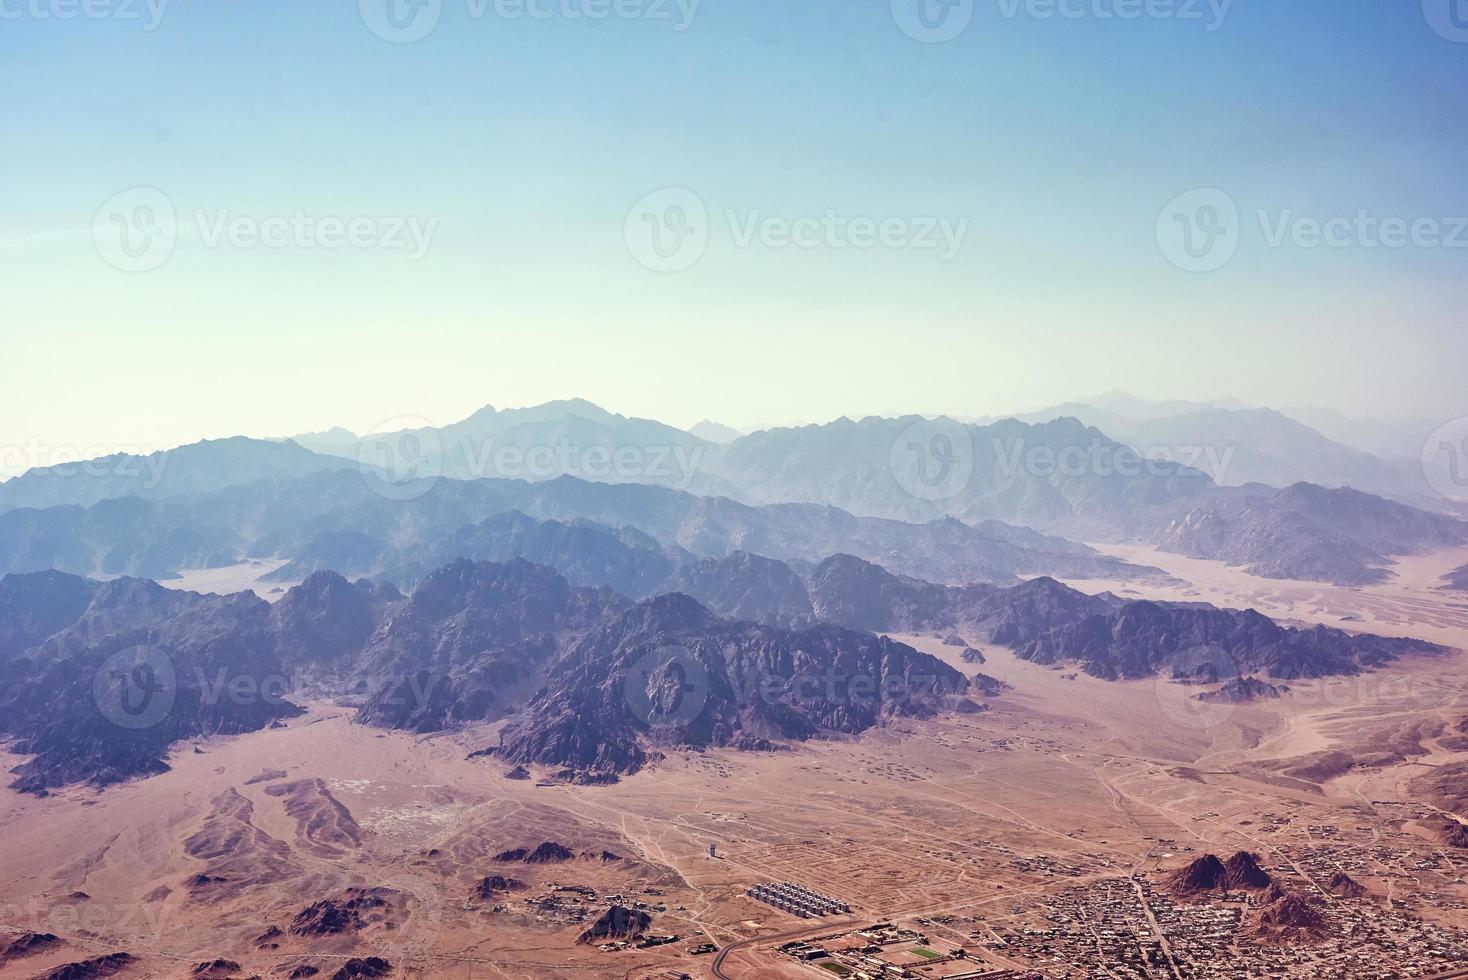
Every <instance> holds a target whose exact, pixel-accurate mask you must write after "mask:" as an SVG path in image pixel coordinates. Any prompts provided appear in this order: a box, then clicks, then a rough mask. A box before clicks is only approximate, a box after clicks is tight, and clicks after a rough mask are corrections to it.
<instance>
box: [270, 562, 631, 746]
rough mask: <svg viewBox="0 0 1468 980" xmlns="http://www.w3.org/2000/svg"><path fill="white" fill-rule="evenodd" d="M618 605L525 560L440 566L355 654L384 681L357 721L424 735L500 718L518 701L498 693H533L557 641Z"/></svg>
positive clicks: (620, 602)
mask: <svg viewBox="0 0 1468 980" xmlns="http://www.w3.org/2000/svg"><path fill="white" fill-rule="evenodd" d="M282 601H283V600H282ZM625 606H626V600H624V599H622V598H621V597H620V596H618V595H617V594H616V593H613V592H610V591H607V590H592V589H578V588H573V587H572V586H571V585H570V584H569V583H568V582H567V581H566V580H565V579H564V578H562V577H561V576H560V575H557V574H556V573H555V572H553V571H551V570H550V569H548V568H543V567H541V566H539V565H532V564H530V563H529V562H525V561H519V560H516V561H512V562H509V563H507V564H492V563H485V562H471V561H456V562H453V563H451V564H449V565H445V566H444V567H443V568H440V569H438V570H437V571H435V572H434V573H433V574H431V575H429V576H428V577H427V578H425V579H424V580H423V582H422V583H421V584H420V585H419V586H418V588H417V589H416V590H414V592H413V594H412V596H411V597H410V598H409V599H408V601H407V603H406V604H405V605H404V606H403V607H402V608H401V609H400V610H398V611H397V612H396V613H395V614H394V616H393V617H392V619H391V620H390V621H389V622H387V623H386V624H385V625H384V626H383V627H382V628H381V629H379V630H378V631H377V633H376V634H374V635H373V636H372V638H371V639H370V640H369V641H368V642H367V645H366V648H365V649H364V650H363V651H362V654H361V656H360V657H359V665H360V666H359V670H361V671H364V672H366V673H367V674H368V675H369V676H374V677H382V678H387V680H386V682H385V683H382V684H380V685H379V686H378V687H377V688H376V689H375V690H374V691H373V692H372V693H371V694H370V695H369V696H368V698H367V700H366V703H365V704H363V706H362V708H361V710H360V712H359V714H358V717H359V720H361V721H362V722H364V723H366V724H369V725H377V726H379V727H383V728H406V729H409V730H411V731H418V732H428V731H438V730H441V729H444V728H447V727H449V726H451V725H453V724H456V723H461V722H465V721H480V720H485V719H488V718H491V717H493V716H494V715H496V714H504V713H508V712H509V711H510V710H513V709H514V708H516V707H518V704H517V703H516V702H514V701H511V700H508V699H507V698H506V695H507V694H508V693H510V692H512V691H513V690H514V689H515V688H516V687H517V686H524V687H530V688H531V689H533V685H534V684H535V683H536V682H538V681H539V679H540V677H541V672H542V671H543V670H544V669H545V668H546V666H547V665H548V664H549V663H550V662H551V660H552V659H553V658H554V657H555V656H556V654H557V653H558V651H559V649H560V643H561V642H562V641H563V640H564V639H566V638H568V637H569V636H571V635H573V634H575V633H576V632H578V631H581V630H585V629H588V628H590V627H591V626H592V625H593V624H594V623H596V622H597V621H598V620H599V619H601V618H602V617H603V616H605V615H607V614H608V613H609V612H614V611H616V610H618V609H621V608H624V607H625Z"/></svg>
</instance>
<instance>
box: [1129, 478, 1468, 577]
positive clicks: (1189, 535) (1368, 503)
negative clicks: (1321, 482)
mask: <svg viewBox="0 0 1468 980" xmlns="http://www.w3.org/2000/svg"><path fill="white" fill-rule="evenodd" d="M1154 540H1155V543H1156V544H1157V546H1158V547H1160V548H1162V549H1163V550H1165V551H1172V552H1176V553H1178V554H1182V555H1188V556H1189V557H1193V558H1212V559H1217V560H1220V561H1225V562H1228V563H1229V564H1231V565H1243V566H1245V568H1246V569H1247V570H1248V571H1249V572H1251V573H1252V574H1255V575H1261V576H1264V577H1266V578H1294V579H1305V580H1310V581H1322V582H1333V583H1336V584H1339V585H1368V584H1371V583H1373V582H1381V581H1384V580H1386V579H1387V578H1388V577H1390V572H1389V571H1388V568H1387V566H1389V565H1390V564H1391V559H1392V557H1394V556H1398V555H1406V554H1412V553H1414V552H1420V551H1423V550H1427V549H1430V548H1438V547H1446V546H1450V545H1457V544H1463V543H1465V542H1468V523H1465V522H1463V521H1459V520H1457V519H1455V518H1452V517H1447V516H1443V515H1439V514H1432V513H1428V512H1426V511H1421V510H1417V509H1416V508H1413V507H1408V506H1406V505H1405V504H1399V503H1394V502H1392V501H1389V500H1385V499H1382V498H1381V497H1375V496H1372V495H1371V494H1367V493H1362V492H1360V491H1358V490H1349V489H1337V490H1327V489H1325V488H1324V487H1318V486H1314V485H1311V484H1306V483H1301V484H1296V485H1295V486H1292V487H1288V488H1286V489H1284V490H1278V491H1269V490H1264V489H1261V488H1250V489H1248V490H1241V491H1234V492H1218V493H1214V494H1210V495H1208V496H1207V497H1205V498H1204V499H1203V500H1201V501H1200V502H1198V503H1197V505H1196V506H1194V507H1191V508H1189V509H1187V510H1186V511H1184V512H1183V513H1181V514H1180V515H1178V516H1176V517H1175V518H1174V519H1172V520H1171V521H1170V522H1169V523H1167V524H1166V525H1165V526H1164V527H1163V528H1162V529H1161V530H1160V531H1159V532H1158V533H1157V535H1156V537H1155V539H1154Z"/></svg>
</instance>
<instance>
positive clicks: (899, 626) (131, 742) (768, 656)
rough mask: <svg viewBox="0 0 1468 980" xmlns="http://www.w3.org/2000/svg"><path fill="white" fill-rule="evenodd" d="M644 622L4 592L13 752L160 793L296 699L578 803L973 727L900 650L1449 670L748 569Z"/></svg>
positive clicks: (575, 605) (315, 588) (59, 580)
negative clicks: (194, 763)
mask: <svg viewBox="0 0 1468 980" xmlns="http://www.w3.org/2000/svg"><path fill="white" fill-rule="evenodd" d="M690 578H696V579H697V580H698V588H699V590H700V591H701V592H702V593H703V594H704V595H705V596H707V597H708V599H709V602H710V603H711V604H715V605H719V606H721V607H724V608H734V609H740V610H741V611H742V613H741V617H740V618H739V619H734V618H727V617H723V616H720V615H718V614H716V613H715V612H714V611H712V610H711V609H710V608H708V606H706V605H705V604H703V603H700V602H699V601H698V600H697V599H695V598H693V597H691V596H689V595H686V594H683V593H679V592H671V593H664V594H659V595H656V596H653V597H651V598H648V599H645V600H643V601H641V602H636V601H634V600H632V599H630V598H628V597H625V596H622V595H620V594H618V593H617V592H615V591H614V590H612V589H609V588H605V587H602V588H587V587H579V586H576V585H573V584H571V583H570V582H568V581H567V580H566V579H565V578H564V577H563V576H561V575H559V574H558V573H556V572H555V571H553V570H551V569H549V568H546V567H544V566H540V565H536V564H532V563H530V562H526V561H523V560H519V559H516V560H512V561H508V562H473V561H469V560H465V559H458V560H455V561H452V562H450V563H449V564H447V565H445V566H443V567H442V568H439V569H436V570H434V571H432V572H430V573H428V574H427V575H426V576H424V577H423V579H422V580H421V581H420V582H419V584H418V586H417V588H416V589H414V590H413V591H412V593H411V594H410V595H407V596H404V595H403V594H402V593H400V592H399V591H398V590H396V589H394V588H392V587H390V586H385V585H380V584H374V583H371V582H368V581H365V580H364V581H359V582H357V583H349V582H348V581H347V580H346V579H345V578H343V577H342V576H340V575H338V574H336V573H335V572H324V571H323V572H317V573H315V574H313V575H312V576H311V577H310V578H308V579H307V580H306V581H305V582H304V583H302V584H301V585H299V586H297V587H295V588H293V589H291V590H290V591H289V592H288V593H286V594H285V596H284V597H283V598H282V599H281V600H280V601H279V602H278V603H276V604H275V605H273V606H272V605H270V604H267V603H266V602H265V601H263V600H261V599H258V598H257V597H255V596H254V595H252V594H250V593H240V594H237V595H232V596H211V595H197V594H193V593H187V592H180V591H174V590H169V589H165V588H162V587H160V586H158V585H156V584H154V583H152V582H149V581H145V580H141V579H134V578H122V579H116V580H113V581H110V582H106V583H98V582H95V581H90V580H87V579H83V578H80V577H76V576H70V575H65V574H61V573H57V572H38V573H34V574H30V575H7V576H5V577H4V578H0V614H3V619H0V663H3V670H0V731H3V732H4V733H7V734H8V735H9V736H10V737H11V739H12V740H13V741H12V743H11V749H12V750H13V751H15V752H18V753H20V754H22V755H27V756H30V758H29V759H28V760H27V761H26V762H24V763H22V764H21V765H20V766H19V767H18V768H17V769H15V770H14V772H15V776H16V780H15V782H14V784H13V785H14V786H15V787H16V788H18V789H21V790H24V791H27V792H35V793H44V792H46V791H48V790H50V789H53V788H56V787H60V786H64V785H69V784H73V783H78V782H86V783H90V784H92V785H96V786H105V785H108V784H110V783H114V782H117V781H120V780H125V779H130V778H134V777H137V776H146V775H149V774H153V773H157V772H161V771H163V770H165V769H166V768H167V756H168V753H169V752H170V751H171V750H172V749H173V747H174V746H175V745H176V744H177V743H179V742H182V741H187V740H190V739H194V738H198V737H201V736H208V735H215V734H240V733H246V732H251V731H256V730H259V729H261V728H264V727H267V726H270V725H277V724H282V723H286V722H288V721H289V719H290V718H292V717H294V716H295V715H297V714H299V713H300V708H299V707H298V703H299V702H300V701H301V700H302V699H304V698H310V697H318V698H319V697H332V698H336V699H338V700H340V701H342V702H343V703H347V704H354V705H357V706H358V707H359V711H358V714H357V718H358V720H359V721H361V722H362V723H364V724H370V725H375V726H378V727H384V728H395V729H407V730H411V731H416V732H432V731H440V730H444V729H447V728H452V727H455V726H458V725H461V724H467V723H475V722H483V721H491V720H496V719H501V718H504V719H508V721H507V724H506V726H505V729H504V734H503V739H502V742H501V743H500V744H499V745H497V746H491V747H490V750H491V753H492V754H497V755H499V756H500V757H501V758H503V759H504V760H505V761H506V762H507V763H518V764H530V763H534V764H539V765H543V766H546V767H550V768H551V769H553V770H555V771H557V772H559V773H560V776H561V778H564V779H570V780H574V781H578V782H598V781H606V780H609V779H614V778H616V777H617V776H618V775H620V774H626V773H631V772H635V771H637V770H638V769H639V768H641V767H642V766H644V765H645V764H647V763H648V762H649V761H650V760H652V759H654V758H655V757H656V755H657V753H658V751H659V749H660V748H667V747H691V748H704V747H709V746H732V747H735V748H749V749H766V750H768V749H771V748H777V747H778V744H777V743H778V741H781V740H802V739H808V738H816V737H827V736H832V735H839V734H856V733H859V732H861V731H864V730H866V729H868V728H871V727H873V726H875V725H879V724H882V723H883V722H884V721H886V720H889V719H891V718H894V717H927V716H930V715H934V714H937V713H940V712H944V711H949V710H977V707H976V705H975V704H974V703H973V701H972V699H971V698H970V696H969V686H968V682H967V680H966V679H965V678H964V677H963V676H962V675H961V674H960V673H959V672H958V671H957V670H955V669H954V668H952V667H950V666H948V665H947V664H945V663H943V662H942V661H940V660H938V659H936V658H934V657H932V656H929V655H928V654H925V653H921V652H919V651H917V650H915V649H913V648H912V647H909V646H907V645H905V644H902V643H899V642H895V641H893V640H892V639H889V638H887V637H886V636H882V635H877V633H878V632H879V631H880V632H886V631H892V632H897V631H917V632H923V631H929V630H934V631H938V632H940V633H941V632H951V631H953V630H955V629H958V630H962V631H964V632H968V633H970V634H978V635H982V636H984V637H985V638H986V639H988V640H989V641H991V642H993V643H998V644H1003V645H1008V646H1011V647H1013V648H1014V649H1015V651H1016V652H1017V653H1018V654H1019V656H1021V657H1023V658H1025V659H1029V660H1033V661H1035V662H1038V663H1045V664H1074V665H1076V666H1078V667H1079V668H1080V669H1083V670H1086V671H1088V672H1090V673H1093V674H1095V675H1097V676H1100V677H1106V678H1122V677H1145V676H1150V675H1153V674H1157V673H1162V674H1171V675H1174V676H1178V677H1181V678H1186V679H1189V680H1195V681H1197V680H1205V681H1217V680H1227V679H1231V678H1235V677H1240V676H1254V675H1260V674H1263V675H1268V676H1272V677H1282V678H1294V677H1315V676H1324V675H1330V674H1342V673H1355V672H1357V671H1360V670H1362V669H1366V668H1369V667H1371V666H1374V665H1377V664H1380V663H1382V662H1385V661H1387V660H1389V659H1391V658H1393V657H1396V656H1400V655H1404V654H1409V653H1417V654H1430V653H1433V652H1437V650H1438V648H1436V647H1433V646H1432V645H1430V644H1425V643H1419V642H1417V641H1413V640H1401V639H1384V638H1379V637H1372V636H1355V635H1350V634H1347V633H1344V632H1341V631H1338V630H1330V629H1325V628H1323V627H1317V628H1315V629H1311V630H1296V629H1287V628H1283V627H1280V626H1278V625H1276V624H1275V623H1273V622H1271V621H1270V620H1268V619H1267V618H1265V617H1263V616H1261V615H1259V614H1258V613H1253V612H1238V611H1232V610H1221V609H1216V608H1214V607H1211V606H1206V605H1201V604H1186V605H1183V604H1162V603H1154V602H1132V601H1126V600H1122V599H1119V598H1117V597H1115V596H1109V595H1103V596H1088V595H1084V594H1082V593H1080V592H1077V591H1075V590H1072V589H1068V588H1066V587H1065V586H1063V585H1060V584H1059V583H1057V582H1055V581H1054V580H1051V579H1045V578H1041V579H1036V580H1034V581H1030V582H1026V583H1023V584H1021V585H1017V586H1011V587H1007V588H1005V587H998V586H990V585H970V586H962V587H951V586H942V585H936V584H933V583H929V582H924V581H922V580H919V579H914V578H910V577H902V576H896V575H893V574H891V573H890V572H888V571H886V570H885V569H882V568H880V567H879V566H876V565H873V564H871V563H868V562H863V561H861V560H860V559H857V558H853V557H851V556H845V555H838V556H833V557H832V558H829V559H827V560H826V561H824V562H822V563H821V564H820V565H818V566H815V567H814V568H810V569H807V570H805V571H804V572H801V571H798V570H796V569H794V568H792V567H790V566H786V565H784V564H782V563H780V562H776V561H773V560H771V559H767V558H760V557H758V556H753V555H734V556H730V558H729V559H728V560H727V561H725V562H722V563H717V565H716V566H715V567H710V566H706V565H703V564H702V563H700V564H699V565H698V566H696V567H695V569H694V571H693V572H692V573H691V574H690Z"/></svg>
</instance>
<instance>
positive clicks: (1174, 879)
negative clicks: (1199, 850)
mask: <svg viewBox="0 0 1468 980" xmlns="http://www.w3.org/2000/svg"><path fill="white" fill-rule="evenodd" d="M1227 881H1228V869H1227V868H1226V867H1224V864H1223V862H1222V861H1220V860H1219V859H1218V856H1217V855H1214V854H1205V855H1203V856H1202V857H1200V858H1198V859H1197V860H1196V861H1193V862H1192V863H1191V864H1189V865H1188V866H1187V867H1185V868H1181V869H1179V870H1177V871H1174V872H1173V873H1172V874H1170V875H1168V876H1167V887H1168V888H1169V889H1170V890H1172V891H1174V892H1177V893H1179V894H1182V895H1191V894H1196V893H1199V892H1213V891H1221V890H1222V889H1223V887H1224V886H1225V884H1226V883H1227Z"/></svg>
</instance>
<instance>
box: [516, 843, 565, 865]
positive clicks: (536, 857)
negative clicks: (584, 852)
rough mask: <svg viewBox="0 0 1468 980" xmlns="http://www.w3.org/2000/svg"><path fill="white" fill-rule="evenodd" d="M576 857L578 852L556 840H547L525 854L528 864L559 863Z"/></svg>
mask: <svg viewBox="0 0 1468 980" xmlns="http://www.w3.org/2000/svg"><path fill="white" fill-rule="evenodd" d="M575 857H576V852H575V851H573V850H571V849H570V848H569V847H566V846H564V845H562V844H557V843H556V842H555V841H550V840H548V841H546V842H545V843H543V844H541V845H540V846H539V847H537V848H536V849H535V850H533V851H531V852H530V853H529V854H527V855H525V863H526V864H559V863H561V862H562V861H570V860H572V859H574V858H575Z"/></svg>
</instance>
